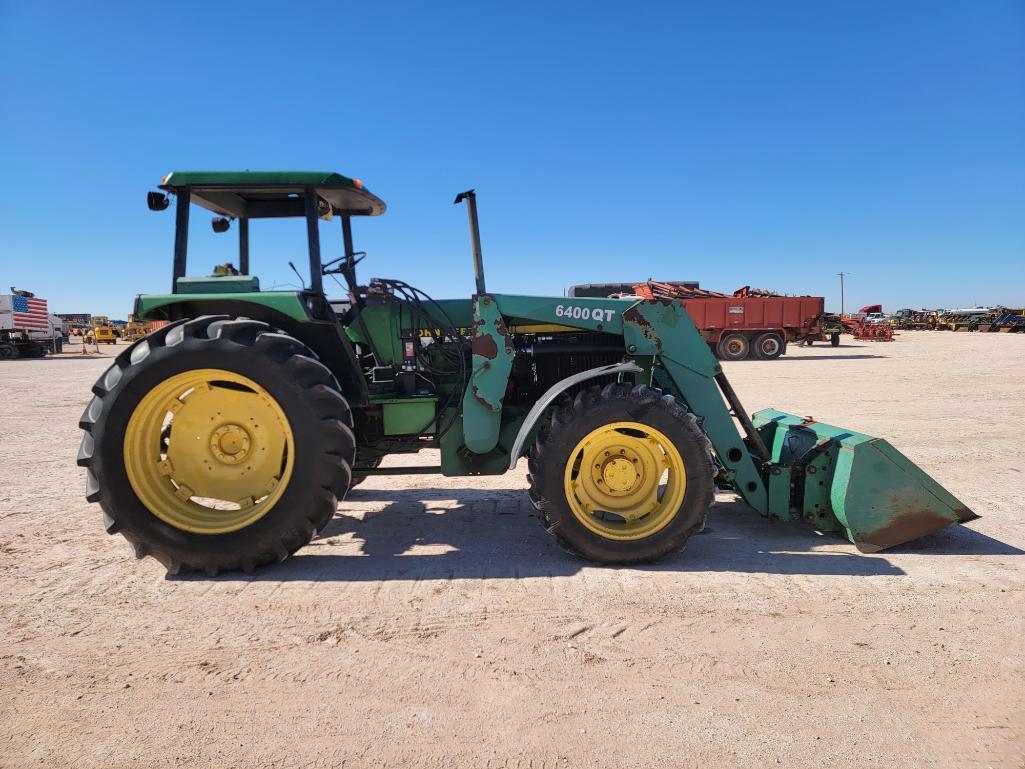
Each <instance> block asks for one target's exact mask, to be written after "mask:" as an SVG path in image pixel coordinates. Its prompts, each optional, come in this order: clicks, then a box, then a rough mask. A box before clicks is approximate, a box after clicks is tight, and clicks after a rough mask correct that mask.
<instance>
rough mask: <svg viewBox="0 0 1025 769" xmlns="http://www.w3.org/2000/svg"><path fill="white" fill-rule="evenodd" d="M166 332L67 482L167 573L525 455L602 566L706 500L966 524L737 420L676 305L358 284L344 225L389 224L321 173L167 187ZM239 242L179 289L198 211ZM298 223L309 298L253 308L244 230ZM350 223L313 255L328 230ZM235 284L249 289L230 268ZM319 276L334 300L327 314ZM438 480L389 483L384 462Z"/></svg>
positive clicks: (821, 447) (209, 566) (157, 200)
mask: <svg viewBox="0 0 1025 769" xmlns="http://www.w3.org/2000/svg"><path fill="white" fill-rule="evenodd" d="M172 200H173V201H174V202H175V204H176V205H175V222H176V226H175V239H174V258H173V269H172V276H171V282H170V286H169V289H170V290H169V292H168V293H166V294H159V295H144V296H139V297H138V298H137V299H136V303H135V312H134V317H135V318H137V319H153V320H166V321H169V323H168V325H166V326H165V327H163V328H160V329H157V330H155V331H153V332H152V333H150V334H149V335H148V336H146V337H145V338H143V339H141V340H139V341H137V342H135V343H134V344H133V345H132V346H130V347H127V348H126V349H125V350H124V351H123V352H122V353H121V354H120V355H118V356H117V358H116V359H115V361H114V363H113V365H112V366H111V367H110V368H109V369H108V370H107V371H106V372H105V373H104V374H103V375H102V376H101V377H100V378H99V380H98V381H97V382H96V384H95V386H94V388H93V394H94V397H93V398H92V400H91V401H90V403H89V405H88V406H87V408H86V410H85V412H84V414H83V415H82V419H81V422H80V425H81V427H82V429H83V430H84V436H83V440H82V445H81V449H80V451H79V456H78V462H79V464H80V465H82V466H84V467H85V468H86V469H87V491H86V495H87V499H88V500H90V501H92V502H98V503H99V504H100V506H101V507H102V509H103V513H104V522H105V525H106V528H107V531H108V532H111V533H115V532H120V533H122V534H123V535H124V536H125V537H126V538H127V539H128V540H129V541H130V542H131V543H132V544H133V546H134V547H135V552H136V554H137V555H138V556H139V557H142V556H145V555H152V556H154V557H156V558H157V559H159V560H160V561H161V562H162V563H163V564H164V565H165V566H166V567H167V568H168V570H169V571H171V572H174V571H177V570H179V569H201V570H204V571H206V572H207V573H209V574H215V573H217V572H219V571H221V570H225V569H242V570H245V571H251V570H253V569H255V568H256V567H258V566H260V565H261V564H265V563H268V562H273V561H278V560H282V559H284V558H286V557H287V556H288V555H289V554H291V553H292V552H294V551H295V550H297V549H298V548H300V547H302V546H303V545H304V544H306V543H307V542H308V541H309V540H310V539H311V538H312V537H313V536H314V534H315V532H317V531H318V530H320V529H322V528H324V526H326V525H327V523H328V521H330V519H331V518H332V516H333V515H334V514H335V509H336V504H337V501H338V500H339V499H341V498H343V497H344V495H345V494H346V492H347V491H348V490H349V489H350V488H351V487H352V485H353V484H354V482H355V481H356V480H357V479H359V478H360V477H365V476H370V475H390V474H412V473H428V474H430V473H441V474H443V475H447V476H473V475H494V474H501V473H505V472H507V471H508V470H510V469H512V468H513V467H515V466H516V464H517V462H518V460H519V459H520V458H522V457H527V459H528V468H529V482H530V495H531V498H532V500H533V502H534V504H535V507H536V508H537V510H538V511H539V518H540V519H541V521H542V522H543V524H544V527H545V529H546V530H547V531H548V532H549V533H550V534H552V535H554V536H555V537H556V538H557V539H558V541H559V542H560V543H561V544H562V545H563V546H564V547H566V548H567V549H569V550H572V551H574V552H576V553H578V554H580V555H582V556H584V557H586V558H589V559H591V560H593V561H597V562H602V563H635V562H643V561H650V560H653V559H657V558H659V557H661V556H663V555H666V554H667V553H670V552H673V551H675V550H678V549H679V548H681V547H683V545H684V544H685V543H686V541H687V539H688V538H689V537H690V536H691V534H693V533H695V532H697V531H700V530H701V528H702V526H703V525H704V520H705V514H706V511H707V509H708V508H709V506H710V505H711V503H712V501H713V487H714V485H718V486H720V487H721V488H726V489H729V490H732V491H734V492H736V493H737V494H739V495H740V496H741V497H742V498H743V500H744V501H745V502H746V503H747V504H748V505H750V507H752V508H753V509H754V510H757V511H758V512H759V513H761V514H762V515H764V516H767V517H770V518H774V519H780V520H787V521H791V520H792V521H798V520H801V521H806V522H808V523H810V524H812V525H814V526H816V527H817V528H819V529H821V530H826V531H836V532H839V533H841V534H843V535H845V536H846V537H848V538H849V539H850V540H851V541H853V542H855V543H856V544H857V546H858V547H859V548H860V549H861V550H863V551H869V552H870V551H875V550H879V549H881V548H886V547H890V546H893V545H896V544H899V543H902V542H906V541H908V540H910V539H914V538H916V537H919V536H922V535H923V534H926V533H929V532H932V531H935V530H937V529H940V528H942V527H945V526H947V525H950V524H953V523H958V522H963V521H968V520H971V519H973V518H974V517H976V516H975V514H974V513H972V512H971V511H970V510H969V509H968V508H967V507H965V505H963V504H962V503H961V502H959V501H958V500H957V499H955V498H954V497H953V496H952V495H951V494H950V493H948V492H947V491H946V490H944V489H943V488H942V487H941V486H940V485H939V484H937V483H936V482H935V481H934V480H933V479H932V478H930V477H929V476H928V475H926V474H925V473H924V472H922V471H921V470H920V469H919V468H917V467H916V466H915V465H914V464H912V463H911V462H910V461H909V460H908V459H907V458H906V457H904V456H903V455H901V454H900V453H899V452H898V451H896V450H895V449H894V448H892V447H891V446H890V445H889V444H888V443H887V442H885V441H883V440H880V439H878V438H873V437H871V436H867V435H863V434H860V433H857V432H855V431H852V430H847V429H840V428H836V427H831V426H829V425H825V424H822V423H819V422H815V421H814V420H811V419H807V418H802V417H797V416H792V415H789V414H785V413H782V412H778V411H774V410H772V409H766V410H763V411H760V412H758V413H757V414H755V415H754V416H753V418H752V417H751V416H749V415H748V414H747V412H746V411H745V410H744V408H743V407H742V406H741V404H740V403H739V400H738V398H737V395H736V393H735V392H734V390H733V388H732V387H731V386H730V383H729V381H728V380H727V379H726V376H725V375H724V374H723V371H722V369H721V367H720V365H719V363H718V362H717V361H716V359H715V357H714V356H713V355H712V354H711V352H710V350H709V347H708V344H707V342H706V341H705V339H704V338H703V337H702V336H701V334H699V333H698V331H697V329H696V328H695V327H694V324H693V322H692V321H691V318H690V315H689V314H688V312H687V310H686V309H685V308H684V307H683V305H681V304H680V303H679V302H677V301H673V300H669V299H653V300H646V299H638V298H628V299H612V298H576V297H570V298H566V297H536V296H523V295H514V294H501V293H493V292H491V291H489V290H488V288H487V287H486V285H485V278H484V270H483V258H482V255H481V246H480V234H479V228H478V226H477V208H476V196H475V194H474V193H473V191H472V190H471V191H468V192H465V193H462V194H460V195H459V196H458V197H457V198H456V202H457V203H465V204H466V206H467V210H468V215H469V221H470V232H471V243H472V252H473V265H474V281H475V291H474V293H473V295H472V296H471V297H469V298H463V299H448V300H436V299H434V298H432V297H430V296H428V295H427V294H425V293H424V292H423V291H421V290H419V289H417V288H414V287H413V286H410V285H409V284H408V283H406V282H404V281H402V280H401V279H383V278H378V279H374V280H371V281H370V282H369V283H368V284H366V285H360V284H359V283H358V281H357V278H356V266H357V265H358V264H359V263H360V262H361V261H362V260H363V259H364V258H365V256H366V255H365V254H364V253H363V252H358V251H355V250H354V246H353V237H352V220H353V218H354V217H356V216H372V215H377V214H381V213H383V212H384V210H385V204H384V202H383V201H382V200H380V199H379V198H378V197H376V196H375V195H373V194H372V193H370V192H369V191H368V190H367V189H366V188H365V187H364V186H363V184H362V183H361V182H360V181H359V180H357V179H350V178H347V177H344V176H341V175H339V174H334V173H321V172H238V173H235V172H175V173H172V174H170V175H168V176H167V177H165V178H164V180H163V183H162V185H161V191H160V192H151V193H149V198H148V202H149V206H150V208H151V209H153V210H158V211H159V210H164V209H167V208H169V207H170V205H171V202H172ZM197 208H201V209H206V210H207V211H210V212H212V214H213V215H214V217H215V218H214V222H213V227H214V229H215V231H217V232H224V231H225V230H227V229H228V228H229V226H230V224H231V223H234V225H235V228H236V229H237V230H238V240H237V249H238V251H237V253H238V267H237V270H221V271H220V273H221V274H215V275H200V276H196V277H192V276H188V275H187V271H186V263H187V254H188V234H189V222H190V212H191V211H192V210H194V209H197ZM269 217H296V218H298V219H301V220H303V221H304V222H305V226H306V233H307V251H308V257H309V259H308V275H307V278H306V280H307V281H308V287H306V288H304V289H302V290H292V291H261V290H260V288H259V281H258V280H257V278H256V277H255V276H253V275H251V274H250V269H249V222H250V220H251V219H259V218H269ZM327 221H337V222H339V223H340V227H339V230H340V232H339V235H340V249H339V250H338V252H337V253H338V255H337V256H330V257H328V258H322V242H321V234H322V233H321V230H322V229H323V228H322V223H324V222H327ZM232 272H237V273H238V274H231V273H232ZM325 279H329V280H336V281H338V284H339V285H340V286H342V287H343V290H344V292H345V296H344V297H342V298H339V299H337V300H329V299H328V297H327V295H326V294H325V291H324V281H325ZM427 448H430V449H436V450H437V451H438V455H439V456H440V460H439V461H438V462H437V463H435V464H429V465H421V466H407V465H404V466H401V467H388V466H384V465H382V460H383V459H384V458H385V457H387V456H388V455H391V454H413V453H417V452H419V451H421V450H422V449H427Z"/></svg>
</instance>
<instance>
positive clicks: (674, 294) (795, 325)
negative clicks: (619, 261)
mask: <svg viewBox="0 0 1025 769" xmlns="http://www.w3.org/2000/svg"><path fill="white" fill-rule="evenodd" d="M601 285H602V284H587V285H583V286H572V287H571V288H570V290H569V295H570V296H580V295H584V296H587V295H592V292H593V291H594V290H595V289H596V288H599V287H601ZM604 287H605V289H606V291H607V293H606V294H605V295H606V296H614V297H623V296H633V297H638V298H642V299H662V300H674V301H678V302H680V303H681V304H682V305H683V306H684V307H685V308H686V309H687V312H688V314H689V315H690V318H691V321H693V323H694V326H695V327H696V328H697V330H698V333H699V334H701V336H702V337H703V338H704V340H705V341H706V342H708V345H709V347H710V348H711V350H712V352H713V354H715V355H716V356H717V357H718V358H720V359H722V360H743V359H745V358H757V359H760V360H773V359H774V358H778V357H779V356H780V355H783V354H785V353H786V350H787V345H788V344H789V343H790V342H797V343H800V344H811V343H812V342H815V341H826V340H827V339H830V338H833V339H835V341H834V344H839V333H840V332H839V331H836V333H835V336H831V334H829V333H826V332H825V330H824V329H823V320H824V319H825V317H826V315H825V313H824V309H823V308H824V305H825V300H824V299H823V298H822V297H821V296H782V295H780V294H776V293H773V292H771V291H763V290H761V289H757V288H755V289H753V288H751V287H750V286H744V287H743V288H739V289H737V290H736V291H734V292H733V293H732V294H721V293H719V292H718V291H708V290H706V289H702V288H699V287H698V285H697V283H688V282H679V281H677V282H667V281H655V280H648V281H646V282H644V283H636V284H634V285H632V286H630V287H629V289H628V290H625V291H624V290H623V289H622V288H621V284H616V283H608V284H604Z"/></svg>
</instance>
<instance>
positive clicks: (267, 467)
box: [124, 369, 295, 534]
mask: <svg viewBox="0 0 1025 769" xmlns="http://www.w3.org/2000/svg"><path fill="white" fill-rule="evenodd" d="M124 456H125V470H126V471H127V473H128V480H129V482H130V483H131V485H132V489H133V490H134V491H135V494H136V496H138V497H139V499H140V500H141V501H142V503H143V504H144V505H145V506H146V508H147V509H148V510H149V511H150V512H152V513H153V514H154V515H155V516H157V517H158V518H160V519H161V520H162V521H164V522H165V523H168V524H170V525H171V526H174V527H175V528H178V529H182V530H184V531H191V532H194V533H198V534H225V533H228V532H231V531H237V530H239V529H242V528H245V527H246V526H249V525H250V524H252V523H255V522H256V521H258V520H259V519H260V518H262V517H263V516H264V515H266V513H267V512H268V511H269V510H270V509H271V508H272V507H274V505H275V504H276V503H277V502H278V500H279V499H280V498H281V495H282V494H283V493H284V490H285V487H286V486H287V485H288V480H289V478H291V475H292V466H293V461H294V457H295V444H294V438H293V437H292V429H291V426H290V425H289V422H288V419H287V418H286V417H285V414H284V412H283V411H282V410H281V407H280V406H279V405H278V403H277V401H276V400H275V399H274V398H273V397H271V395H270V394H269V393H268V392H267V391H266V390H265V389H264V388H262V387H261V386H260V385H258V384H257V383H256V382H254V381H253V380H251V379H249V378H248V377H244V376H242V375H240V374H236V373H234V372H232V371H224V370H221V369H196V370H193V371H186V372H184V373H181V374H176V375H175V376H172V377H169V378H168V379H165V380H164V381H163V382H161V383H160V384H158V385H157V386H156V387H154V388H153V389H152V390H150V391H149V392H148V393H146V395H145V396H144V397H143V399H142V400H141V401H140V402H139V404H138V405H137V406H136V407H135V411H134V412H133V413H132V416H131V418H130V419H129V421H128V429H127V431H126V432H125V444H124Z"/></svg>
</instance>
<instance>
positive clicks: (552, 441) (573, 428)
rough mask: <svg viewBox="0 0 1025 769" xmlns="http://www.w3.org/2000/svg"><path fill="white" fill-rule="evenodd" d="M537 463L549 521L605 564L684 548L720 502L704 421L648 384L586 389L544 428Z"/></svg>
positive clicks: (540, 505)
mask: <svg viewBox="0 0 1025 769" xmlns="http://www.w3.org/2000/svg"><path fill="white" fill-rule="evenodd" d="M529 469H530V484H531V488H530V496H531V500H532V501H533V502H534V505H535V507H536V508H537V509H538V511H539V513H540V517H541V520H542V522H543V523H544V525H545V528H546V529H547V530H548V532H549V533H550V534H552V535H553V536H555V537H556V539H557V540H558V541H559V544H560V545H562V546H563V547H564V548H565V549H567V550H570V551H572V552H575V553H577V554H579V555H581V556H583V557H584V558H587V559H589V560H591V561H595V562H597V563H618V564H629V563H644V562H648V561H654V560H657V559H659V558H661V557H663V556H665V555H667V554H669V553H672V552H675V551H677V550H680V549H682V548H683V547H684V546H685V545H686V543H687V540H688V539H689V538H690V536H691V534H694V533H695V532H698V531H700V530H701V529H702V527H703V526H704V521H705V514H706V512H707V510H708V508H709V507H710V506H711V504H712V501H713V494H714V489H713V479H714V477H715V469H714V467H713V465H712V460H711V452H710V446H709V443H708V439H707V438H706V437H705V435H704V433H703V432H702V431H701V428H700V426H699V425H698V423H697V419H696V418H695V417H694V415H693V414H691V413H689V412H688V411H687V410H686V409H685V408H684V407H683V406H682V405H681V404H680V403H679V402H677V401H676V400H675V399H674V398H673V397H671V396H668V395H662V393H661V392H660V391H658V390H655V389H653V388H650V387H646V386H644V385H637V386H636V387H633V386H631V385H628V384H611V385H607V386H606V387H604V388H597V387H594V388H590V389H588V390H584V391H582V392H581V393H580V394H579V395H577V397H576V398H575V399H574V401H573V403H572V404H571V405H567V406H565V407H563V408H562V409H560V410H559V411H557V412H556V413H555V415H554V416H553V417H552V419H551V420H550V422H548V423H547V424H546V425H545V426H544V427H543V428H542V430H541V432H540V434H539V436H538V439H537V442H536V443H535V445H534V447H533V449H532V450H531V454H530V460H529Z"/></svg>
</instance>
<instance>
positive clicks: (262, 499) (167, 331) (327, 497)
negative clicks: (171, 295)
mask: <svg viewBox="0 0 1025 769" xmlns="http://www.w3.org/2000/svg"><path fill="white" fill-rule="evenodd" d="M193 379H195V380H196V384H192V380H193ZM190 388H191V389H190ZM93 393H94V394H95V397H94V398H93V399H92V401H91V402H90V403H89V405H88V406H87V407H86V410H85V413H83V415H82V419H81V421H80V422H79V426H80V427H81V428H82V429H83V430H84V431H85V435H84V436H83V438H82V445H81V447H80V449H79V453H78V464H79V465H81V466H83V467H85V468H86V469H87V472H86V499H87V500H88V501H89V502H98V503H99V504H100V506H101V507H102V508H103V520H104V524H105V527H106V530H107V533H108V534H115V533H120V534H122V535H123V536H124V537H125V539H127V540H128V541H129V543H131V545H132V546H133V548H134V549H135V554H136V557H138V558H143V557H145V556H147V555H150V556H153V557H154V558H156V559H157V560H158V561H160V562H161V563H162V564H163V565H164V566H165V568H166V569H167V571H168V573H169V574H175V573H177V572H178V571H179V570H202V571H205V572H206V573H207V574H208V575H211V576H213V575H216V574H217V573H218V572H221V571H228V570H234V569H241V570H243V571H245V572H252V571H253V570H255V569H256V567H258V566H260V565H262V564H266V563H271V562H274V561H281V560H284V559H285V558H287V557H288V556H289V555H291V554H292V553H294V552H295V551H296V550H298V549H299V548H301V547H302V546H303V545H305V544H306V543H307V542H309V541H310V540H311V539H312V538H313V536H314V535H315V533H316V532H317V531H320V530H321V529H323V528H324V527H325V526H326V525H327V524H328V522H329V521H330V520H331V518H332V517H333V515H334V513H335V508H336V504H337V499H339V498H341V497H343V496H344V495H345V492H346V491H347V490H348V488H349V484H350V481H351V470H350V468H351V466H352V463H353V460H354V458H355V438H354V435H353V431H352V427H351V425H352V415H351V412H350V410H349V405H348V403H347V402H346V400H345V398H344V397H343V396H342V394H341V392H340V388H339V385H338V382H337V380H336V379H335V377H334V375H333V374H332V373H331V372H330V370H328V368H327V367H326V366H324V365H323V364H322V363H321V362H320V361H319V360H317V358H316V356H315V355H314V354H313V353H312V352H311V351H310V350H309V349H308V348H307V347H306V346H305V345H303V344H302V343H301V342H300V341H298V340H297V339H295V338H293V337H291V336H287V335H285V334H282V333H278V332H276V331H275V330H274V329H273V328H271V327H270V326H268V325H267V324H266V323H261V322H258V321H253V320H248V319H244V318H230V317H228V316H215V315H208V316H204V317H200V318H196V319H194V320H181V321H178V322H176V323H172V324H170V325H168V326H165V327H164V328H161V329H159V330H158V331H155V332H154V333H152V334H150V335H149V336H147V337H146V338H145V339H142V340H140V341H138V342H136V343H135V344H134V345H132V346H131V347H128V348H126V349H125V350H124V351H123V352H122V353H121V354H120V355H118V356H117V358H116V359H115V361H114V365H112V366H111V367H110V368H109V369H107V371H106V372H105V373H104V374H103V375H102V376H101V377H100V378H99V380H98V381H97V382H96V384H95V385H94V386H93ZM197 393H199V394H203V393H206V395H205V396H204V399H200V400H196V401H194V402H193V404H192V405H190V403H189V401H190V400H192V399H193V398H196V397H197V395H196V394H197ZM165 403H167V404H168V405H167V406H166V407H165ZM190 409H192V410H191V411H190ZM222 411H223V416H221V414H222ZM163 412H166V413H167V414H171V415H172V416H171V417H170V419H171V421H170V424H169V426H165V427H161V425H166V424H167V419H168V417H167V416H164V417H162V418H161V414H162V413H163ZM186 414H188V421H187V422H182V423H181V425H178V426H179V427H180V428H181V429H182V430H186V431H187V432H185V433H184V435H183V440H185V441H186V442H184V443H183V444H182V445H183V446H185V447H189V448H188V450H185V451H181V452H179V453H177V454H175V460H174V462H173V463H172V458H171V452H172V451H173V450H174V440H175V437H174V435H173V431H174V429H175V427H176V425H177V422H178V420H181V419H183V417H184V416H185V415H186ZM208 415H209V417H210V421H209V422H208V421H207V419H206V417H207V416H208ZM251 419H252V420H253V422H254V423H253V424H250V420H251ZM260 423H264V424H263V428H262V430H261V424H260ZM215 425H220V426H218V427H217V428H216V429H215V427H214V426H215ZM193 433H194V434H195V435H196V441H195V442H193V441H190V440H187V439H188V438H189V437H191V435H192V434H193ZM208 433H209V434H208ZM151 439H152V441H151ZM165 441H166V442H165ZM150 445H152V446H153V449H152V450H150V449H149V448H148V447H149V446H150ZM208 446H209V449H207V448H206V447H208ZM257 449H260V451H267V452H269V453H267V454H261V453H260V452H258V451H257ZM151 451H152V453H150V452H151ZM165 456H166V457H167V458H166V460H163V459H162V458H163V457H165ZM140 458H141V459H140ZM250 462H251V465H250V464H249V463H250ZM218 463H220V464H218ZM182 465H186V466H189V467H191V468H192V469H191V470H188V469H187V467H183V466H182ZM243 465H245V470H246V471H251V472H250V473H249V475H248V477H243V476H246V473H244V472H242V469H243ZM153 468H156V469H153ZM196 468H198V470H197V469H196ZM233 468H237V471H236V470H234V469H233ZM161 472H162V473H163V475H165V476H166V475H169V476H170V479H167V478H162V477H161V476H160V473H161ZM185 480H189V481H190V483H191V485H190V483H185ZM265 481H266V483H265ZM207 484H209V486H207ZM216 484H221V485H220V486H217V485H216ZM257 485H258V486H259V488H260V490H259V492H257V491H256V490H255V487H256V486H257ZM186 487H187V488H186ZM183 488H186V492H188V493H186V494H180V493H178V492H181V491H182V489H183ZM193 488H195V489H199V490H200V492H201V493H196V492H194V491H192V489H193ZM207 489H210V490H215V489H223V490H224V493H228V492H230V491H235V490H241V491H242V494H244V495H246V496H243V497H242V498H243V499H245V500H247V501H246V504H245V505H241V504H238V505H235V507H237V508H238V509H237V510H236V509H234V507H232V506H224V505H214V506H213V507H210V506H207V505H205V503H204V499H206V500H209V499H215V500H230V499H233V497H227V496H223V495H220V496H218V495H215V494H213V493H202V492H207ZM242 494H240V495H239V496H242ZM250 494H251V496H249V495H250ZM258 495H259V496H258ZM175 496H180V497H181V500H182V501H181V502H180V503H177V502H175V500H174V499H173V498H174V497H175Z"/></svg>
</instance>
